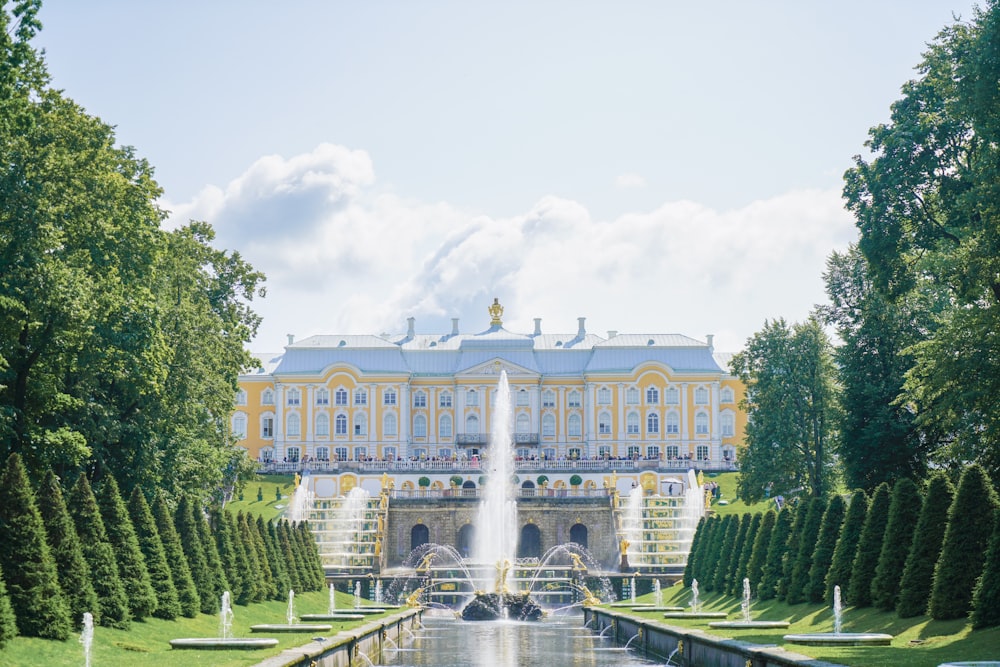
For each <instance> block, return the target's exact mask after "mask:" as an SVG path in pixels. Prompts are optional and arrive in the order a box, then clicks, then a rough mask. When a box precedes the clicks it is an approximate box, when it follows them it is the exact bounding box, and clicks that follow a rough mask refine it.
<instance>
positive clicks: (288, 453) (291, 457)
mask: <svg viewBox="0 0 1000 667" xmlns="http://www.w3.org/2000/svg"><path fill="white" fill-rule="evenodd" d="M301 455H302V450H301V449H299V448H298V447H289V448H288V449H286V450H285V458H286V459H288V462H289V463H298V462H299V457H300V456H301Z"/></svg>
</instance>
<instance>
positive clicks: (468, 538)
mask: <svg viewBox="0 0 1000 667" xmlns="http://www.w3.org/2000/svg"><path fill="white" fill-rule="evenodd" d="M475 543H476V527H475V526H474V525H473V524H471V523H467V524H465V525H464V526H462V527H461V528H459V529H458V536H457V539H456V540H455V548H456V549H458V553H460V554H462V557H463V558H468V557H469V556H471V555H472V547H473V545H474V544H475Z"/></svg>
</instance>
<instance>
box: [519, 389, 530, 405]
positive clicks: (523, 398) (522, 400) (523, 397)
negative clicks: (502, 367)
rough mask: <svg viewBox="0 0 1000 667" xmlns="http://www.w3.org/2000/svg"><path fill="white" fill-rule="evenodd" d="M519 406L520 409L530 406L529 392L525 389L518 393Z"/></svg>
mask: <svg viewBox="0 0 1000 667" xmlns="http://www.w3.org/2000/svg"><path fill="white" fill-rule="evenodd" d="M517 405H518V406H519V407H522V408H523V407H527V406H528V392H527V390H525V389H519V390H518V392H517Z"/></svg>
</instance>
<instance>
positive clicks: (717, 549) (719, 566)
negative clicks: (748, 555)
mask: <svg viewBox="0 0 1000 667" xmlns="http://www.w3.org/2000/svg"><path fill="white" fill-rule="evenodd" d="M739 522H740V518H739V517H738V516H736V515H735V514H727V515H726V516H724V517H722V526H721V527H720V529H719V537H718V539H717V540H716V542H715V544H716V545H717V546H714V548H713V551H714V553H713V554H711V556H710V558H711V565H710V569H709V571H708V573H707V574H706V575H705V581H704V582H702V587H701V588H702V590H704V591H714V590H718V589H717V588H716V585H715V584H716V576H717V574H718V573H719V572H720V570H722V571H724V570H725V569H726V557H727V556H728V555H729V554H730V553H732V548H733V543H734V542H735V541H736V531H737V530H738V529H739Z"/></svg>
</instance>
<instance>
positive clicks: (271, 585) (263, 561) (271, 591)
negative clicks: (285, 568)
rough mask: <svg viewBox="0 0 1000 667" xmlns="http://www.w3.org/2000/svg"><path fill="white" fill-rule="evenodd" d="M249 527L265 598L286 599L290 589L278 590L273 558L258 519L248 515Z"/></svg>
mask: <svg viewBox="0 0 1000 667" xmlns="http://www.w3.org/2000/svg"><path fill="white" fill-rule="evenodd" d="M247 527H248V528H249V529H250V538H251V539H252V541H253V548H254V551H255V552H256V553H257V560H258V561H259V562H260V572H261V586H262V587H263V590H264V599H266V600H281V599H285V598H286V597H287V595H288V591H284V593H283V592H282V591H280V590H278V585H277V583H276V582H275V580H274V567H273V566H272V565H271V559H270V557H269V554H268V553H267V547H266V546H265V544H264V537H263V535H261V533H260V527H259V523H258V520H257V519H255V518H253V517H251V516H249V515H248V516H247Z"/></svg>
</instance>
